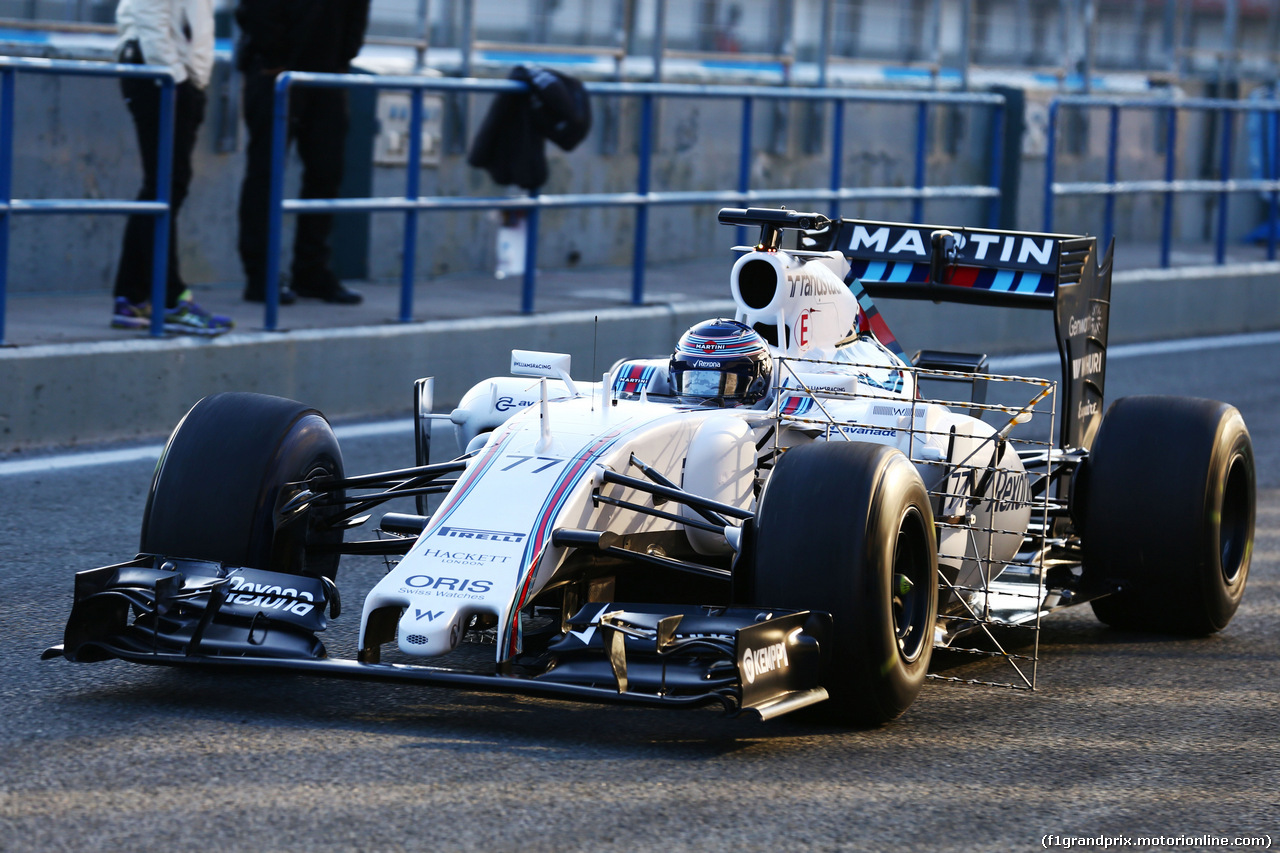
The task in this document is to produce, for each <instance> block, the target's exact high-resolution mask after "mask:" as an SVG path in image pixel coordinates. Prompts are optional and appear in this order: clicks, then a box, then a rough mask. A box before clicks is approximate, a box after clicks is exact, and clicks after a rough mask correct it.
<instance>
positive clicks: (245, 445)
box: [46, 209, 1255, 725]
mask: <svg viewBox="0 0 1280 853" xmlns="http://www.w3.org/2000/svg"><path fill="white" fill-rule="evenodd" d="M720 220H721V221H722V222H724V223H727V224H734V225H739V226H742V225H748V226H757V227H759V229H760V237H759V240H758V242H757V243H756V245H754V246H752V247H742V248H741V250H740V251H741V257H739V258H738V260H737V262H736V263H735V264H734V266H733V269H732V273H731V276H730V283H731V290H732V294H733V299H734V302H735V303H736V312H735V315H734V316H733V317H723V318H715V319H711V320H708V321H706V322H704V323H700V324H698V325H696V326H695V327H693V328H692V329H690V330H689V331H688V332H687V333H686V334H685V335H684V336H683V337H682V338H681V339H680V341H679V342H678V344H677V345H676V347H675V351H674V353H673V354H672V355H671V356H670V357H669V358H667V357H663V358H657V359H648V358H641V359H634V360H626V361H622V362H619V363H618V364H616V365H614V366H613V368H612V369H611V370H610V371H609V372H608V373H607V374H605V376H604V377H603V378H602V379H601V381H581V380H575V379H574V378H573V377H572V375H571V365H570V360H569V357H568V356H566V355H559V354H555V353H543V352H528V351H519V350H517V351H515V352H513V353H512V357H511V373H512V375H511V376H503V377H494V378H490V379H486V380H484V381H482V382H480V383H479V384H477V385H476V386H474V387H473V388H472V389H471V390H470V391H469V392H468V393H467V394H466V395H465V396H464V397H463V399H462V400H461V401H460V403H459V405H458V406H457V407H456V408H455V409H454V410H453V411H452V412H450V413H448V414H435V413H433V412H432V411H431V408H432V406H431V396H432V395H431V381H430V380H429V379H424V380H420V381H419V382H418V383H417V387H416V400H417V413H416V414H417V420H418V423H419V429H418V436H417V444H418V454H417V455H418V458H417V460H416V465H415V466H414V467H411V468H406V469H403V470H397V471H390V472H383V473H376V474H367V475H360V476H351V475H348V474H347V473H346V472H345V471H344V468H343V463H342V454H341V450H340V448H339V446H338V442H337V440H336V439H335V438H334V435H333V432H332V431H331V430H330V428H329V425H328V423H327V422H326V421H325V419H324V417H323V416H322V415H321V414H320V413H319V412H317V411H315V410H314V409H311V408H308V407H307V406H305V405H302V404H300V403H296V402H293V401H290V400H284V399H280V398H274V397H266V396H262V395H255V394H240V393H228V394H218V395H214V396H211V397H207V398H205V399H203V400H201V401H200V402H199V403H197V404H196V405H195V406H194V407H193V408H192V409H191V411H190V412H189V413H188V414H187V415H186V417H185V418H184V419H183V420H182V422H181V423H179V424H178V426H177V428H176V429H175V430H174V432H173V435H172V436H171V437H170V439H169V442H168V444H167V446H166V448H165V451H164V453H163V456H162V457H161V459H160V461H159V463H158V464H157V467H156V472H155V477H154V480H153V482H152V485H151V491H150V494H149V497H148V501H147V506H146V510H145V512H144V517H143V523H142V535H141V547H140V554H139V555H138V556H137V557H136V558H135V559H133V560H130V561H128V562H125V563H121V564H119V565H113V566H107V567H104V568H99V569H92V570H89V571H84V572H81V573H79V574H78V575H77V576H76V587H75V603H74V606H73V608H72V611H71V615H70V618H69V620H68V623H67V627H66V632H65V636H64V639H63V643H62V644H61V645H58V646H55V647H53V648H51V649H50V650H49V651H48V652H46V656H48V657H57V656H63V657H66V658H67V659H70V660H74V661H96V660H103V659H109V658H123V659H127V660H131V661H136V662H139V663H152V664H167V665H200V666H206V667H242V668H243V667H251V668H263V667H271V668H282V669H286V670H291V671H296V672H307V673H315V674H325V675H335V676H342V677H349V678H368V679H383V680H408V681H419V682H423V683H428V684H436V685H453V686H457V687H462V688H466V689H480V690H494V691H518V692H524V693H529V694H535V695H543V696H552V697H563V698H580V699H588V700H596V701H612V702H630V703H638V704H646V705H654V706H671V707H687V706H698V705H705V704H718V705H720V706H722V707H723V708H724V709H725V710H726V711H727V712H728V713H730V714H740V713H751V714H754V715H756V716H758V717H760V718H763V719H768V718H772V717H775V716H778V715H781V714H784V713H787V712H790V711H793V710H797V709H801V708H807V707H809V706H813V710H812V712H811V713H813V714H816V715H821V716H825V717H826V718H828V719H830V720H833V721H835V722H839V723H842V724H848V725H875V724H879V723H883V722H885V721H888V720H891V719H893V718H895V717H897V716H899V715H900V714H902V713H903V712H904V711H905V710H906V709H907V707H908V706H909V705H910V704H911V702H912V701H913V700H914V699H915V697H916V695H917V693H918V692H919V690H920V687H921V684H922V682H923V680H924V678H925V677H926V675H927V674H928V673H929V669H930V662H931V658H932V655H933V652H934V650H935V649H937V648H943V649H970V650H973V651H978V652H980V653H982V654H986V655H991V656H994V657H996V658H998V659H1000V661H1002V662H1003V663H1007V664H1008V665H1009V666H1010V667H1012V671H1013V672H1014V673H1015V675H1014V676H1011V678H1012V679H1013V680H1014V681H1015V682H1017V683H1016V685H1015V686H1028V687H1031V686H1034V664H1035V659H1036V651H1035V646H1034V644H1032V645H1031V647H1030V650H1028V643H1027V642H1025V641H1021V640H1010V639H1009V636H1010V633H1011V632H1015V631H1017V630H1018V629H1020V628H1032V629H1034V628H1036V627H1037V626H1038V625H1039V622H1040V619H1041V617H1042V616H1043V615H1045V614H1047V613H1049V612H1052V611H1053V610H1056V609H1058V608H1060V607H1065V606H1069V605H1073V604H1078V603H1083V602H1085V601H1089V602H1091V603H1092V606H1093V609H1094V611H1095V612H1096V613H1097V615H1098V616H1099V617H1100V618H1101V619H1102V620H1103V621H1105V622H1107V623H1109V624H1112V625H1115V626H1120V627H1127V628H1138V629H1146V630H1157V631H1167V632H1173V633H1185V634H1203V633H1209V632H1213V631H1217V630H1220V629H1222V628H1224V627H1225V626H1226V625H1227V623H1228V621H1229V620H1230V619H1231V617H1232V615H1233V613H1234V612H1235V610H1236V608H1237V606H1238V604H1239V602H1240V599H1241V595H1242V594H1243V591H1244V587H1245V582H1246V579H1247V577H1248V573H1249V560H1250V552H1251V547H1252V539H1253V523H1254V504H1255V473H1254V461H1253V452H1252V446H1251V443H1250V439H1249V434H1248V431H1247V430H1246V428H1245V425H1244V423H1243V421H1242V419H1241V417H1240V415H1239V413H1238V412H1237V411H1236V410H1235V409H1234V408H1233V407H1231V406H1229V405H1225V404H1222V403H1217V402H1212V401H1205V400H1191V399H1183V398H1168V397H1136V398H1125V399H1121V400H1119V401H1118V402H1116V403H1114V404H1113V405H1112V406H1111V407H1110V409H1108V410H1107V412H1106V414H1105V416H1104V414H1103V407H1102V400H1103V388H1104V379H1105V367H1106V340H1107V322H1108V307H1109V299H1110V271H1111V263H1110V252H1108V254H1107V257H1106V258H1105V259H1104V260H1103V261H1102V262H1101V263H1099V261H1098V255H1097V245H1096V241H1095V240H1094V239H1093V238H1086V237H1075V236H1071V235H1061V234H1039V233H1031V232H1011V231H995V230H989V229H973V228H954V229H942V228H936V227H932V226H926V225H917V224H904V223H891V222H872V221H864V220H848V219H846V220H839V221H831V220H828V219H827V218H825V217H823V216H821V215H818V214H812V213H796V212H793V211H787V210H769V209H748V210H724V211H721V214H720ZM788 233H794V234H795V236H796V238H797V239H796V242H797V244H798V245H797V248H793V249H788V248H783V242H784V239H783V238H784V236H785V235H786V234H788ZM879 295H890V296H894V297H900V298H921V299H929V300H934V301H944V302H945V301H959V302H969V303H974V304H987V305H1008V306H1025V307H1028V308H1045V309H1048V310H1050V311H1052V312H1053V315H1054V321H1055V323H1054V325H1055V328H1056V331H1057V339H1058V342H1059V349H1060V352H1061V356H1062V367H1063V376H1062V381H1061V382H1060V383H1058V382H1053V381H1049V380H1043V379H1035V378H1023V377H1001V376H994V375H991V374H989V373H988V372H987V371H986V360H985V356H983V355H981V354H964V353H950V352H935V351H927V350H926V351H923V352H920V353H918V354H917V355H916V357H915V358H913V359H911V360H907V359H906V358H904V356H903V353H902V350H901V348H900V347H899V346H898V344H897V342H896V341H895V340H894V338H893V336H892V335H891V334H890V333H889V331H888V328H887V326H886V325H885V323H884V322H883V320H882V319H881V317H880V315H879V313H878V311H877V310H876V308H875V305H874V304H873V302H872V298H873V297H875V296H879ZM939 389H942V391H944V392H945V393H939ZM439 418H447V419H448V420H449V421H450V422H451V423H452V424H453V426H454V428H455V430H456V431H457V435H458V438H459V445H460V447H462V448H465V451H464V452H463V453H462V454H461V456H459V457H458V458H456V459H453V460H451V461H447V462H432V461H431V459H430V426H431V423H432V421H433V420H435V419H439ZM1173 460H1176V462H1174V461H1173ZM400 499H404V500H413V502H414V507H413V509H415V512H411V513H406V512H388V513H386V514H384V515H383V516H382V518H381V521H380V522H379V524H378V538H376V539H364V540H360V541H349V540H348V539H347V536H346V531H349V530H352V529H355V528H356V527H359V526H361V525H362V524H363V523H364V522H365V521H366V520H367V519H368V518H369V515H368V513H369V511H370V510H372V509H374V508H376V507H379V506H382V505H384V504H386V503H387V502H389V501H393V500H400ZM343 554H365V555H369V554H375V555H384V556H386V557H388V558H392V559H389V560H388V571H387V573H386V575H385V576H384V577H383V578H382V579H381V580H380V581H379V582H378V583H376V585H374V586H373V588H372V589H370V590H369V591H368V592H367V594H366V595H365V598H364V603H363V608H362V610H361V613H360V617H359V619H360V630H359V642H358V649H359V651H358V655H357V656H356V658H355V659H335V658H331V657H329V656H328V655H327V653H326V649H325V646H324V643H323V642H322V640H321V637H322V636H323V631H324V629H325V628H326V626H327V624H328V620H329V619H331V618H335V617H337V616H338V614H339V611H340V599H339V594H338V586H337V583H336V577H337V569H338V562H339V558H340V556H341V555H343ZM477 648H479V649H480V650H481V653H482V656H481V657H480V658H479V659H480V660H481V661H482V663H481V664H480V665H477V655H476V651H477ZM974 680H981V679H974Z"/></svg>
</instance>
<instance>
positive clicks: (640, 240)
mask: <svg viewBox="0 0 1280 853" xmlns="http://www.w3.org/2000/svg"><path fill="white" fill-rule="evenodd" d="M638 153H639V158H640V162H639V168H638V170H637V171H638V174H637V175H636V192H637V193H638V194H639V195H640V196H641V199H642V200H641V201H640V203H639V204H638V205H637V206H636V239H635V247H634V248H633V250H632V251H633V255H632V257H631V304H632V305H643V304H644V266H645V257H646V255H647V243H648V240H649V201H648V199H647V198H645V197H646V196H648V195H649V168H650V166H651V165H652V164H651V163H650V160H651V158H652V156H653V94H652V93H648V94H644V95H641V96H640V150H639V152H638Z"/></svg>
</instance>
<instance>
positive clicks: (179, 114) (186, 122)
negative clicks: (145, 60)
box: [115, 77, 206, 308]
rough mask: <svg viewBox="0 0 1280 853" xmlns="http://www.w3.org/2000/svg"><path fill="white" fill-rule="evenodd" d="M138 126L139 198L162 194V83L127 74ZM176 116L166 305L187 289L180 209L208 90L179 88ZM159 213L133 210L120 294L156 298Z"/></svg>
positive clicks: (127, 95)
mask: <svg viewBox="0 0 1280 853" xmlns="http://www.w3.org/2000/svg"><path fill="white" fill-rule="evenodd" d="M120 91H121V92H122V93H123V94H124V100H125V103H126V104H127V105H128V107H129V113H130V114H131V115H132V116H133V125H134V128H135V129H136V130H137V132H138V151H139V152H140V153H141V154H142V189H140V190H138V200H139V201H154V200H155V197H156V180H157V176H158V171H159V170H158V168H157V161H158V157H157V146H156V140H157V137H158V134H159V128H160V86H159V85H157V84H156V82H155V81H154V80H145V79H142V78H136V77H126V78H123V79H122V80H121V81H120ZM175 95H176V97H175V104H174V115H173V179H172V181H173V182H172V184H171V189H170V195H169V275H168V283H167V284H166V286H165V305H166V306H167V307H169V308H173V307H174V306H176V305H177V304H178V296H179V295H180V294H181V293H182V291H184V290H186V289H187V286H186V284H185V283H184V282H183V280H182V276H181V274H179V272H178V227H177V226H178V211H179V210H180V209H181V208H182V202H183V201H185V200H186V198H187V190H188V189H189V188H190V186H191V153H192V151H193V150H194V149H195V147H196V134H197V131H198V130H199V129H200V124H201V122H203V121H204V110H205V100H206V99H205V93H204V90H203V89H199V88H197V87H196V85H195V84H194V83H192V82H191V81H190V80H186V81H184V82H183V83H180V84H179V85H178V86H177V91H176V93H175ZM155 224H156V220H155V217H154V216H150V215H146V214H138V213H135V214H131V215H130V216H129V221H128V222H127V223H126V224H125V227H124V245H123V247H122V248H121V250H120V265H119V267H117V268H116V286H115V295H116V296H123V297H125V298H126V299H128V300H129V301H130V302H134V303H138V302H146V301H148V300H149V299H150V298H151V261H152V249H153V247H154V245H155V239H154V238H155Z"/></svg>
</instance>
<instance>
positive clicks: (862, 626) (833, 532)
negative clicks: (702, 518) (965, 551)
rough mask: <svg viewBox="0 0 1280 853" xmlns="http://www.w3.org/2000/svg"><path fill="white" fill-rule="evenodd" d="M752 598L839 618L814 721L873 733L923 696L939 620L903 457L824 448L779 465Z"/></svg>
mask: <svg viewBox="0 0 1280 853" xmlns="http://www.w3.org/2000/svg"><path fill="white" fill-rule="evenodd" d="M756 534H757V537H756V554H755V560H754V561H753V563H752V568H751V571H752V572H753V577H752V579H751V580H752V590H753V593H752V597H753V599H754V601H755V603H756V604H757V605H758V606H760V607H765V608H769V607H772V608H788V609H795V610H817V611H826V612H829V613H831V615H832V619H833V632H834V636H833V637H832V642H830V643H829V644H828V645H829V648H828V649H824V653H823V672H824V675H823V679H822V686H823V687H825V688H826V689H827V692H828V693H829V694H830V698H829V699H828V700H827V701H826V702H823V703H821V704H819V705H817V706H815V708H814V713H813V714H812V715H811V716H814V717H817V718H819V719H821V720H823V721H826V722H832V723H837V724H841V725H850V726H875V725H880V724H882V723H886V722H888V721H890V720H893V719H895V718H897V717H898V716H900V715H901V714H902V713H903V712H904V711H906V709H907V707H908V706H910V704H911V703H912V701H914V700H915V698H916V695H917V694H918V693H919V692H920V688H921V685H922V684H923V683H924V678H925V675H926V674H927V672H928V669H929V660H930V658H931V656H932V652H933V629H934V622H935V620H936V618H937V608H938V597H937V566H938V554H937V540H936V537H935V533H934V528H933V512H932V510H931V509H930V504H929V495H928V493H927V491H926V490H925V486H924V483H923V481H922V480H921V479H920V475H919V474H918V473H917V471H916V469H915V466H913V465H912V464H911V462H910V460H908V459H907V457H906V456H904V455H903V454H902V453H901V452H900V451H898V450H896V449H894V448H890V447H884V446H881V445H875V444H862V443H857V442H830V443H828V442H819V443H814V444H810V445H804V446H801V447H796V448H793V449H791V450H789V451H787V452H786V453H785V454H783V456H782V457H781V458H780V459H779V460H778V464H777V466H776V467H775V468H774V470H773V473H772V474H771V475H770V478H769V482H768V484H767V485H766V487H765V490H764V494H763V495H762V497H761V501H760V508H759V512H758V513H757V514H756Z"/></svg>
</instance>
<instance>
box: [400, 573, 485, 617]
mask: <svg viewBox="0 0 1280 853" xmlns="http://www.w3.org/2000/svg"><path fill="white" fill-rule="evenodd" d="M404 583H405V585H404V586H403V587H402V588H401V589H400V591H401V592H404V593H409V594H414V595H430V596H434V597H436V598H470V599H475V598H479V597H480V596H483V595H484V594H486V593H487V592H489V590H491V589H493V581H491V580H486V579H484V578H480V579H474V578H445V577H436V576H434V575H409V577H407V578H405V579H404ZM415 612H416V611H415ZM426 612H427V611H423V613H426ZM418 618H419V619H421V618H422V617H421V616H419V617H418ZM432 618H433V619H434V618H435V617H432Z"/></svg>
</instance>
